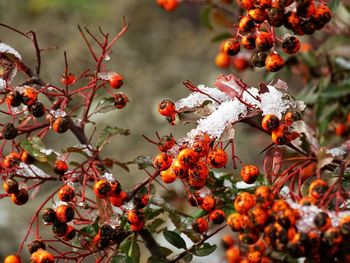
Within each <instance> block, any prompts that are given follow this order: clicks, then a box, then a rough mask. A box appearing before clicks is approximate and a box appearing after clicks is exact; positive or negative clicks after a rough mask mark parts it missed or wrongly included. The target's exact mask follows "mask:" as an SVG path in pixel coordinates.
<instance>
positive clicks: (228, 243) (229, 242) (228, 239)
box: [221, 235, 235, 249]
mask: <svg viewBox="0 0 350 263" xmlns="http://www.w3.org/2000/svg"><path fill="white" fill-rule="evenodd" d="M221 244H222V246H223V247H224V248H225V249H229V248H230V247H233V245H234V244H235V241H234V239H233V237H232V235H224V236H223V237H222V238H221Z"/></svg>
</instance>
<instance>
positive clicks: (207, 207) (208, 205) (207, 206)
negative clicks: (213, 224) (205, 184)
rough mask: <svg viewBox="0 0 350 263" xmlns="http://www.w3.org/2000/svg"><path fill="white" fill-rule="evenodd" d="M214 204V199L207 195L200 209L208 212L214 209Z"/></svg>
mask: <svg viewBox="0 0 350 263" xmlns="http://www.w3.org/2000/svg"><path fill="white" fill-rule="evenodd" d="M215 204H216V201H215V198H214V197H213V196H211V195H207V196H205V197H204V198H203V201H202V204H201V208H202V209H203V210H204V211H206V212H209V211H211V210H213V209H214V208H215Z"/></svg>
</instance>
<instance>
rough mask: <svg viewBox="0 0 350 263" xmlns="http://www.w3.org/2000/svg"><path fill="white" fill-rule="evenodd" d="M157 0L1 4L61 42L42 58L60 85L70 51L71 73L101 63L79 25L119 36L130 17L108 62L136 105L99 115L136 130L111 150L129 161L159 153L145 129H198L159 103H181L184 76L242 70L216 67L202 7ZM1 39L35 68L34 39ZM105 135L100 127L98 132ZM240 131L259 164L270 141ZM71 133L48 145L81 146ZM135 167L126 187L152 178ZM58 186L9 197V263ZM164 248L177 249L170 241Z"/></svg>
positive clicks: (209, 78)
mask: <svg viewBox="0 0 350 263" xmlns="http://www.w3.org/2000/svg"><path fill="white" fill-rule="evenodd" d="M155 2H156V1H153V0H99V1H92V0H74V1H71V0H12V1H0V10H2V12H0V21H1V22H2V23H5V24H7V25H10V26H13V27H16V28H18V29H20V30H22V31H28V30H33V31H35V32H37V36H38V40H39V43H40V46H41V47H42V48H50V47H57V49H56V50H52V51H47V52H45V53H43V61H42V64H43V67H42V78H43V79H44V80H45V81H46V82H48V83H53V84H57V85H58V83H59V78H60V77H61V75H62V73H63V70H64V59H63V52H64V51H67V55H68V62H69V66H70V71H72V72H74V73H75V74H76V75H79V73H81V72H82V71H83V70H85V69H88V68H93V65H94V64H93V61H92V59H91V57H90V54H89V53H88V49H87V47H86V45H85V44H84V43H83V40H82V38H81V35H80V34H79V31H78V29H77V25H78V24H79V25H82V26H87V27H88V28H89V29H90V30H91V31H92V32H93V33H98V26H101V27H102V28H103V30H104V31H105V32H110V33H111V35H113V34H114V33H116V32H118V31H119V30H120V28H121V22H122V16H123V15H125V16H126V20H127V21H128V22H129V23H130V24H131V27H130V30H129V31H128V32H127V33H126V34H125V36H124V37H123V38H122V39H121V40H120V41H118V42H117V44H116V45H115V46H114V48H113V53H112V54H111V59H110V61H108V64H107V67H108V69H109V70H114V71H116V72H118V73H120V74H122V75H123V76H124V79H125V81H124V86H123V88H122V90H121V91H123V92H125V93H126V94H127V95H128V97H129V99H130V103H129V104H128V105H127V107H126V108H125V109H123V110H119V111H118V110H116V111H113V112H110V113H107V114H99V115H96V116H95V117H94V119H93V120H94V121H96V122H97V123H98V127H99V128H101V127H104V126H105V125H112V126H120V127H122V128H127V129H130V131H131V135H129V136H127V137H116V138H115V139H113V140H112V143H111V144H109V145H108V146H107V148H106V151H105V153H104V155H105V156H108V157H113V158H115V159H118V160H120V161H125V162H126V161H130V160H133V159H134V158H135V157H137V156H139V155H146V156H153V155H154V154H156V153H157V149H156V147H155V146H153V145H151V144H150V143H148V142H146V141H145V140H144V139H143V138H142V137H141V135H142V134H145V135H147V136H149V137H151V138H152V137H153V138H155V132H156V131H158V132H159V133H160V134H169V133H170V132H171V133H173V135H174V136H175V138H180V137H182V136H183V135H185V133H186V131H188V130H189V129H191V128H192V126H191V125H187V126H180V125H179V126H175V127H171V126H170V125H168V123H167V122H166V121H165V120H164V119H163V118H161V117H160V116H159V115H158V114H157V113H156V105H157V103H158V102H159V101H160V100H162V99H164V98H170V99H173V100H177V99H180V98H182V97H184V96H186V95H188V94H189V92H188V91H187V90H186V89H185V88H184V86H183V85H182V81H185V80H191V81H192V82H193V83H195V84H205V85H208V86H211V85H213V83H214V81H215V78H216V76H217V75H219V74H221V73H229V72H234V70H233V69H227V70H220V69H218V68H217V67H216V66H215V63H214V60H215V55H216V54H217V52H218V43H215V44H214V43H211V42H210V39H211V38H212V37H213V36H214V34H215V32H214V31H213V30H209V29H208V28H206V27H204V26H202V25H200V23H199V22H198V20H199V13H200V9H199V7H198V6H194V5H184V6H180V8H178V10H176V11H175V12H171V13H168V12H165V11H164V10H162V9H161V8H159V7H158V6H157V5H156V3H155ZM0 41H1V42H4V43H6V44H9V45H10V46H12V47H14V48H15V49H16V50H17V51H18V52H19V53H21V55H22V58H23V60H24V61H25V62H26V63H27V64H29V65H32V66H34V65H35V56H34V52H33V47H32V45H31V43H29V42H28V41H27V40H26V39H24V38H23V37H21V36H19V35H17V34H16V33H14V32H12V31H9V30H7V29H4V28H0ZM249 74H250V73H249V72H248V73H245V74H242V75H241V77H242V79H244V80H246V81H247V83H248V84H249V85H251V86H254V85H257V84H258V83H259V80H260V78H259V77H257V76H259V74H258V75H257V74H255V75H254V76H255V77H254V78H252V77H251V75H249ZM15 82H16V80H15ZM18 83H20V81H18ZM0 118H1V116H0ZM98 132H99V130H97V132H96V134H98ZM237 134H238V135H237V138H238V139H237V142H236V143H237V148H236V149H237V154H238V155H239V156H240V157H241V159H242V160H244V161H245V162H249V161H254V162H255V163H258V164H259V162H260V161H261V156H259V155H258V154H257V152H259V151H257V150H256V149H258V150H259V149H261V150H262V149H263V148H264V147H265V146H266V145H268V142H269V138H267V137H266V138H265V137H262V138H260V137H256V135H253V133H251V132H250V130H249V129H247V130H246V131H244V132H243V131H241V128H238V130H237ZM63 137H64V138H63ZM63 137H61V136H59V135H56V134H51V133H50V135H49V136H48V137H47V138H46V141H45V142H46V143H47V145H48V147H52V148H54V149H60V148H64V147H66V146H69V145H74V144H77V141H75V140H74V138H73V136H71V134H69V136H68V135H67V136H66V137H65V136H63ZM253 139H254V140H253ZM252 140H253V141H254V143H253V144H252ZM248 142H249V145H251V147H253V148H254V151H253V153H251V152H250V151H249V149H251V148H250V147H246V146H245V147H242V145H247V143H248ZM131 168H132V169H131V171H130V172H129V173H127V172H125V171H124V170H122V169H118V168H116V169H114V170H113V173H114V174H115V176H116V177H117V179H118V180H119V181H120V182H121V183H122V185H123V187H124V188H125V189H130V187H132V186H133V185H135V184H136V183H137V182H140V181H141V180H142V179H143V178H145V176H146V175H145V174H144V173H143V172H140V171H139V170H137V168H136V167H131ZM236 173H237V172H236ZM50 187H51V186H50V185H45V188H44V189H41V191H40V193H39V194H38V195H37V196H36V198H35V200H30V202H29V203H28V204H27V205H25V206H23V207H20V206H14V205H13V204H12V203H11V202H10V201H9V200H1V202H0V233H1V234H0V260H1V261H2V259H3V257H4V256H5V255H6V254H9V253H14V252H16V251H17V249H18V246H19V243H20V240H21V238H22V237H23V236H24V234H25V232H26V229H27V226H28V223H29V220H30V217H31V216H32V214H33V211H34V210H35V208H36V207H37V205H38V204H39V203H40V202H41V201H42V200H43V199H44V197H45V194H46V193H47V192H49V191H50ZM174 187H175V188H176V187H177V186H176V185H175V186H174ZM170 188H171V187H169V189H170ZM29 240H31V239H29ZM160 241H161V240H160ZM210 241H211V242H217V241H218V240H215V239H211V240H210ZM161 242H162V241H161ZM163 245H165V246H169V247H171V245H170V244H166V243H163ZM25 253H27V252H26V249H25ZM26 256H28V255H26ZM27 258H28V257H27ZM146 258H147V257H145V258H143V259H142V262H145V261H146ZM222 259H223V254H222V251H220V250H218V251H217V252H216V253H215V254H214V255H213V256H211V258H209V259H208V262H220V261H221V260H222ZM201 261H202V259H201V258H195V259H194V261H193V262H201Z"/></svg>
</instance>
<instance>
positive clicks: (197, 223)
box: [192, 217, 209, 234]
mask: <svg viewBox="0 0 350 263" xmlns="http://www.w3.org/2000/svg"><path fill="white" fill-rule="evenodd" d="M192 227H193V229H194V231H196V232H198V233H201V234H203V233H205V232H207V231H208V228H209V224H208V221H207V220H206V219H205V218H204V217H199V218H197V219H196V220H194V221H193V223H192Z"/></svg>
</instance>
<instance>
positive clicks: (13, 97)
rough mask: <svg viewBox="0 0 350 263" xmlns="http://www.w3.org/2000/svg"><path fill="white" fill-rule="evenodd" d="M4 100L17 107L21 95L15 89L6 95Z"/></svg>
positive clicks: (20, 101) (19, 103)
mask: <svg viewBox="0 0 350 263" xmlns="http://www.w3.org/2000/svg"><path fill="white" fill-rule="evenodd" d="M6 102H7V104H8V105H10V106H12V107H18V106H19V105H21V103H22V95H21V94H20V93H19V92H18V91H17V90H16V91H11V92H10V93H9V94H7V95H6Z"/></svg>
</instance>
